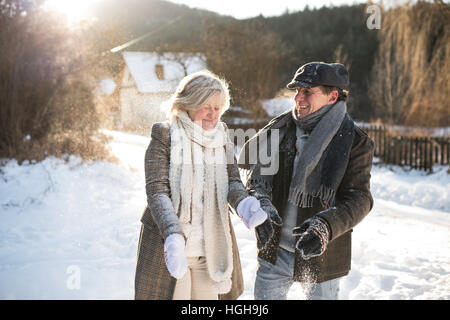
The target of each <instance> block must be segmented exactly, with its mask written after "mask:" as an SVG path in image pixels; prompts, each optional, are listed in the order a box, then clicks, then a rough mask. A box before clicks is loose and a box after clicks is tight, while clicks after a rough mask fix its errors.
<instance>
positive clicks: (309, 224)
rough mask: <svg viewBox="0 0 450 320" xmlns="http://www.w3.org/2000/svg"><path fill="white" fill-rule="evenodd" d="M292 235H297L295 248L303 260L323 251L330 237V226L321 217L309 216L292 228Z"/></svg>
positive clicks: (316, 255)
mask: <svg viewBox="0 0 450 320" xmlns="http://www.w3.org/2000/svg"><path fill="white" fill-rule="evenodd" d="M292 235H293V236H294V237H299V238H298V240H297V243H296V244H295V248H296V249H297V250H299V252H300V254H301V256H302V258H303V259H304V260H308V259H310V258H313V257H318V256H320V255H322V253H324V252H325V249H326V248H327V245H328V241H329V239H330V227H329V225H328V223H327V222H326V221H325V220H323V219H321V218H317V217H315V218H310V219H307V220H306V221H305V222H303V224H302V225H301V226H300V227H296V228H294V229H293V230H292Z"/></svg>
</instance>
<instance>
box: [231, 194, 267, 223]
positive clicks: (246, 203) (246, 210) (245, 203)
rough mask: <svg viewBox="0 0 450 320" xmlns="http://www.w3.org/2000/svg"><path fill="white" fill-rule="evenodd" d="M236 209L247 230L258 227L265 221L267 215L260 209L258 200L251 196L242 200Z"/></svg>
mask: <svg viewBox="0 0 450 320" xmlns="http://www.w3.org/2000/svg"><path fill="white" fill-rule="evenodd" d="M236 209H237V213H238V215H239V217H241V218H242V220H243V221H244V224H245V226H246V227H247V228H248V229H253V228H255V227H257V226H259V225H260V224H262V223H263V222H264V221H266V219H267V213H266V212H265V211H264V210H263V209H261V204H260V203H259V200H258V199H256V198H255V197H253V196H249V197H246V198H245V199H243V200H242V201H241V202H240V203H239V204H238V206H237V208H236Z"/></svg>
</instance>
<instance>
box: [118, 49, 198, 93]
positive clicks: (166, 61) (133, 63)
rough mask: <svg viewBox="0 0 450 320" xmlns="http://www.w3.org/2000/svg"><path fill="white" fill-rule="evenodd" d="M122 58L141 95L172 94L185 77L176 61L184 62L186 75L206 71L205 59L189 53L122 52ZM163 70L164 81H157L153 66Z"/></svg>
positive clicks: (181, 67) (180, 65)
mask: <svg viewBox="0 0 450 320" xmlns="http://www.w3.org/2000/svg"><path fill="white" fill-rule="evenodd" d="M122 56H123V58H124V60H125V63H126V65H127V67H128V69H129V70H130V73H131V76H132V78H133V80H134V82H135V83H136V87H137V89H138V91H139V92H141V93H156V92H174V91H175V89H176V87H177V85H178V83H179V81H180V80H181V79H182V78H183V77H184V76H185V74H184V69H183V66H182V64H181V63H179V62H177V59H178V60H179V59H181V60H182V61H184V64H185V66H186V69H187V74H191V73H194V72H197V71H200V70H203V69H206V59H205V58H204V57H203V56H201V55H198V54H197V55H196V54H190V53H164V54H163V55H158V54H157V53H156V52H136V51H124V52H123V53H122ZM157 64H160V65H162V66H163V69H164V80H160V79H158V77H157V75H156V69H155V66H156V65H157Z"/></svg>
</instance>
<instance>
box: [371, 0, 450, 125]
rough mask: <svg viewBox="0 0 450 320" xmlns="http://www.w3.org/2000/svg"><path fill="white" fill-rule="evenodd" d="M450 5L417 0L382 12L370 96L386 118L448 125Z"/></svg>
mask: <svg viewBox="0 0 450 320" xmlns="http://www.w3.org/2000/svg"><path fill="white" fill-rule="evenodd" d="M449 8H450V7H449V5H448V4H446V3H443V2H442V1H435V2H434V3H429V2H424V1H418V2H417V3H416V4H414V5H411V4H406V5H404V6H401V7H396V8H393V9H391V10H389V11H387V12H385V13H384V14H383V20H382V26H381V30H380V32H379V49H378V52H377V56H376V59H375V64H374V66H373V69H372V75H371V81H370V83H371V85H370V91H369V94H370V97H371V100H373V102H374V104H375V105H376V108H377V110H379V116H380V117H381V118H383V119H385V120H387V122H389V123H397V124H409V125H428V126H437V125H448V124H449V120H450V119H449V115H450V114H449V108H448V103H447V102H446V100H447V96H448V92H449V75H448V72H447V71H446V70H449V68H450V49H449V46H448V44H449V43H450V9H449Z"/></svg>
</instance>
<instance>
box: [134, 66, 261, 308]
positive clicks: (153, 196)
mask: <svg viewBox="0 0 450 320" xmlns="http://www.w3.org/2000/svg"><path fill="white" fill-rule="evenodd" d="M229 99H230V98H229V91H228V87H227V84H226V82H225V81H224V80H222V79H220V78H219V77H217V76H216V75H215V74H213V73H211V72H209V71H200V72H197V73H194V74H191V75H189V76H186V77H185V78H183V79H182V80H181V82H180V84H179V85H178V88H177V89H176V91H175V93H174V94H173V96H172V98H171V100H170V119H169V121H166V122H161V123H155V124H154V125H153V127H152V134H151V141H150V145H149V147H148V149H147V152H146V154H145V178H146V193H147V208H146V209H145V211H144V214H143V215H142V218H141V222H142V227H141V235H140V239H139V248H138V259H137V267H136V277H135V298H136V299H166V300H167V299H183V300H190V299H192V300H194V299H202V300H215V299H236V298H238V297H239V296H240V295H241V294H242V292H243V279H242V270H241V265H240V258H239V252H238V248H237V244H236V239H235V235H234V232H233V226H232V224H231V221H230V216H229V207H228V205H230V206H231V207H232V208H234V209H236V210H237V212H238V215H239V216H240V217H241V218H242V220H243V221H244V223H245V224H246V226H247V227H248V228H249V229H252V228H254V227H256V226H257V225H260V224H261V223H263V222H264V221H265V220H266V219H267V214H266V213H265V212H264V211H263V210H262V209H261V207H260V204H259V201H258V200H257V199H256V198H255V197H251V196H249V195H248V193H247V191H246V189H245V187H244V185H243V184H242V181H241V179H240V176H239V172H238V168H237V164H236V160H235V157H234V153H233V149H234V148H233V144H232V143H231V141H230V139H229V138H228V134H227V131H226V126H225V124H224V123H223V122H221V121H220V117H221V115H222V114H223V112H225V111H226V110H227V109H228V107H229Z"/></svg>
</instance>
